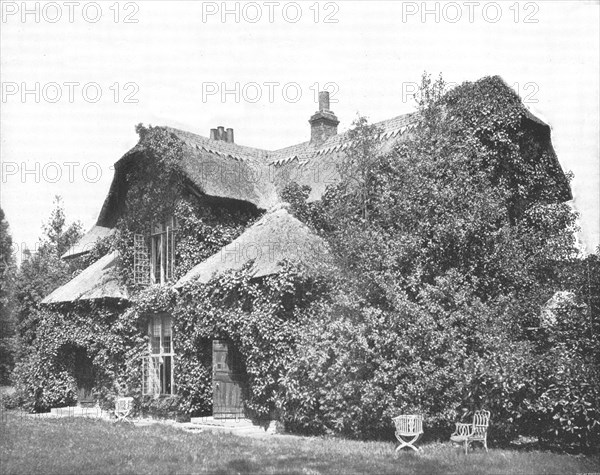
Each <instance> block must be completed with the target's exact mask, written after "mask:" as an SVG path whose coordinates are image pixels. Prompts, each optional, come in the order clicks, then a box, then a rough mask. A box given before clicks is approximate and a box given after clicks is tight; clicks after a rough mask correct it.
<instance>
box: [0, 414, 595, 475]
mask: <svg viewBox="0 0 600 475" xmlns="http://www.w3.org/2000/svg"><path fill="white" fill-rule="evenodd" d="M1 424H2V425H1V426H0V431H1V435H2V437H1V446H0V472H1V473H2V474H3V475H4V474H13V473H15V474H17V473H22V474H33V473H36V474H54V473H56V474H71V473H72V474H82V473H85V474H94V473H110V474H121V473H144V474H149V473H161V474H163V473H185V474H188V473H222V474H225V473H298V474H317V473H323V474H329V473H337V474H353V473H374V474H386V473H401V474H403V473H419V474H420V473H422V474H428V475H429V474H445V473H457V474H469V473H472V474H481V473H493V474H501V473H511V474H516V473H527V474H530V473H536V474H538V473H540V474H541V473H547V474H559V473H560V474H568V473H573V474H576V473H590V472H600V461H599V459H598V457H584V456H573V455H566V454H554V453H548V452H537V451H530V452H527V451H511V450H500V449H490V452H489V453H488V454H486V453H485V452H484V451H482V450H476V451H475V452H474V453H469V455H468V456H465V455H464V453H463V452H461V450H460V449H458V448H456V447H452V446H450V445H448V444H442V443H434V444H428V445H424V446H423V448H424V452H423V454H422V455H414V454H413V453H402V454H399V455H396V454H395V453H394V444H392V443H386V442H356V441H348V440H341V439H331V438H308V437H307V438H302V437H293V436H265V437H263V438H251V437H243V436H236V435H231V434H218V433H211V432H201V433H198V434H196V433H188V432H184V431H182V430H180V429H177V428H174V427H171V426H165V425H158V424H157V425H152V426H147V427H134V426H130V425H127V424H123V425H122V424H117V425H114V424H111V423H110V422H105V421H100V420H92V419H80V418H70V419H69V418H65V419H33V418H29V417H17V416H14V415H13V416H11V415H8V418H6V419H5V420H4V421H2V422H1Z"/></svg>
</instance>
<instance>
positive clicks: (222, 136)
mask: <svg viewBox="0 0 600 475" xmlns="http://www.w3.org/2000/svg"><path fill="white" fill-rule="evenodd" d="M217 137H218V138H219V140H225V138H226V137H225V127H223V126H222V125H219V126H218V127H217Z"/></svg>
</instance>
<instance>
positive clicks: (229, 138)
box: [227, 127, 233, 143]
mask: <svg viewBox="0 0 600 475" xmlns="http://www.w3.org/2000/svg"><path fill="white" fill-rule="evenodd" d="M227 142H228V143H233V129H232V128H231V127H229V128H228V129H227Z"/></svg>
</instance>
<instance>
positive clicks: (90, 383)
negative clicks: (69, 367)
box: [73, 348, 96, 406]
mask: <svg viewBox="0 0 600 475" xmlns="http://www.w3.org/2000/svg"><path fill="white" fill-rule="evenodd" d="M73 370H74V371H73V372H74V376H75V381H76V382H77V402H78V403H79V405H80V406H90V405H94V404H95V403H96V401H95V398H94V394H93V389H94V384H95V380H96V377H95V371H94V365H93V363H92V360H91V359H90V358H89V357H88V356H87V352H86V351H85V349H83V348H80V349H78V351H77V352H76V357H75V364H74V368H73Z"/></svg>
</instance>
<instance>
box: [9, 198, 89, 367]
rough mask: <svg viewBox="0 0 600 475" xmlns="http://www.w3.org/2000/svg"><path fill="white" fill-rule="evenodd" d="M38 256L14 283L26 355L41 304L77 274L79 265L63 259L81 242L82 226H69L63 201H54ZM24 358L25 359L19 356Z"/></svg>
mask: <svg viewBox="0 0 600 475" xmlns="http://www.w3.org/2000/svg"><path fill="white" fill-rule="evenodd" d="M43 229H44V235H43V236H42V238H40V240H39V243H38V247H37V252H35V253H34V254H33V255H30V256H29V257H26V258H25V259H24V261H23V262H22V263H21V266H20V268H19V271H18V273H17V278H16V283H15V301H16V312H17V321H18V325H17V332H18V338H19V348H20V351H21V352H22V351H26V350H27V347H28V345H29V344H30V343H31V342H32V341H33V340H34V339H35V335H36V331H37V327H38V325H39V323H40V322H39V320H38V316H39V313H38V312H37V310H38V308H39V303H40V302H41V301H42V299H43V298H44V297H45V296H46V295H48V294H49V293H50V292H52V291H53V290H54V289H56V288H58V287H60V286H61V285H63V284H65V283H66V282H68V281H69V280H71V278H72V277H73V273H74V272H76V271H78V270H79V269H78V267H77V266H76V264H73V263H69V262H65V261H64V260H62V259H61V258H60V257H61V256H62V255H63V254H64V253H65V252H66V251H67V250H69V248H70V247H71V246H73V245H74V244H75V243H76V242H77V241H78V240H79V239H80V238H81V224H80V223H79V222H76V223H72V224H70V225H68V226H67V224H66V219H65V214H64V210H63V205H62V201H61V198H60V197H58V196H57V197H56V198H55V201H54V209H53V210H52V212H51V214H50V218H49V220H48V222H47V223H46V224H45V225H44V226H43ZM19 356H22V355H19Z"/></svg>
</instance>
